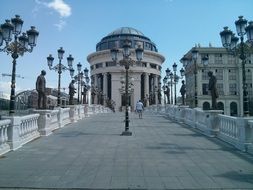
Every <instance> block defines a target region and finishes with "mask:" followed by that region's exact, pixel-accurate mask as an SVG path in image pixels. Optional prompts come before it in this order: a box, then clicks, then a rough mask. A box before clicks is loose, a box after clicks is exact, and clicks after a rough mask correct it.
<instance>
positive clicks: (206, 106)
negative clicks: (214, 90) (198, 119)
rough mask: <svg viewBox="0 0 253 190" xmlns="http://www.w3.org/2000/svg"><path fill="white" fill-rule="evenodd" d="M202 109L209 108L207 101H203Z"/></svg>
mask: <svg viewBox="0 0 253 190" xmlns="http://www.w3.org/2000/svg"><path fill="white" fill-rule="evenodd" d="M203 110H210V103H209V102H204V103H203Z"/></svg>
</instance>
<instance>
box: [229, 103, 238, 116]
mask: <svg viewBox="0 0 253 190" xmlns="http://www.w3.org/2000/svg"><path fill="white" fill-rule="evenodd" d="M230 115H231V116H238V110H237V103H235V102H231V103H230Z"/></svg>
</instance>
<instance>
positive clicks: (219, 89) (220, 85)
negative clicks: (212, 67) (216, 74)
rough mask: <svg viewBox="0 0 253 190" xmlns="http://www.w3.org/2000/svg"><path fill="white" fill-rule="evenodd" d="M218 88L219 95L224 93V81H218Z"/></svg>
mask: <svg viewBox="0 0 253 190" xmlns="http://www.w3.org/2000/svg"><path fill="white" fill-rule="evenodd" d="M217 90H218V94H219V95H224V89H223V84H222V83H217Z"/></svg>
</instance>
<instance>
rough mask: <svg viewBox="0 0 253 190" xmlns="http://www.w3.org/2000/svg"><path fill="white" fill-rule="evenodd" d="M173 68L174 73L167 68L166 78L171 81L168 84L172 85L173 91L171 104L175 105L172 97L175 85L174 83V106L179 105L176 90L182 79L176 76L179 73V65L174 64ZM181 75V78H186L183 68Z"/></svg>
mask: <svg viewBox="0 0 253 190" xmlns="http://www.w3.org/2000/svg"><path fill="white" fill-rule="evenodd" d="M172 67H173V71H174V73H173V72H172V71H171V70H170V69H169V68H167V69H166V77H167V78H169V79H170V82H168V85H169V84H170V89H171V104H173V96H172V87H173V83H174V105H176V104H177V93H176V92H177V88H176V85H177V83H178V81H179V79H180V77H179V76H178V75H177V74H176V72H177V64H176V63H174V64H173V65H172ZM180 73H181V77H183V76H184V69H183V68H182V69H181V70H180Z"/></svg>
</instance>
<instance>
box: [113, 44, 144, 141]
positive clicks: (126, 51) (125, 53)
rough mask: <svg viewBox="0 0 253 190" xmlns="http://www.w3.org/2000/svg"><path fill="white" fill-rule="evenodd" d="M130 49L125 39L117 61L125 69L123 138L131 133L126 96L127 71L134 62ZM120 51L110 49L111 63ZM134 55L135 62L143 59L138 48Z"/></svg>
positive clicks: (140, 49)
mask: <svg viewBox="0 0 253 190" xmlns="http://www.w3.org/2000/svg"><path fill="white" fill-rule="evenodd" d="M130 48H131V41H130V40H128V39H126V40H125V41H124V45H123V52H122V54H123V59H122V60H120V61H119V63H120V65H124V66H125V69H126V80H125V81H126V85H125V98H126V110H125V131H123V132H122V135H125V136H131V135H132V132H130V131H129V115H128V106H129V101H128V100H129V96H128V85H129V83H128V70H129V67H130V65H132V64H133V63H134V62H135V61H134V60H132V59H131V58H130V55H131V52H130ZM119 51H120V50H119V49H118V48H117V47H116V48H113V49H111V56H112V60H113V61H115V62H116V61H117V58H118V52H119ZM135 54H136V59H137V61H141V60H142V57H143V49H142V48H141V47H140V46H139V47H138V48H137V49H136V50H135Z"/></svg>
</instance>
